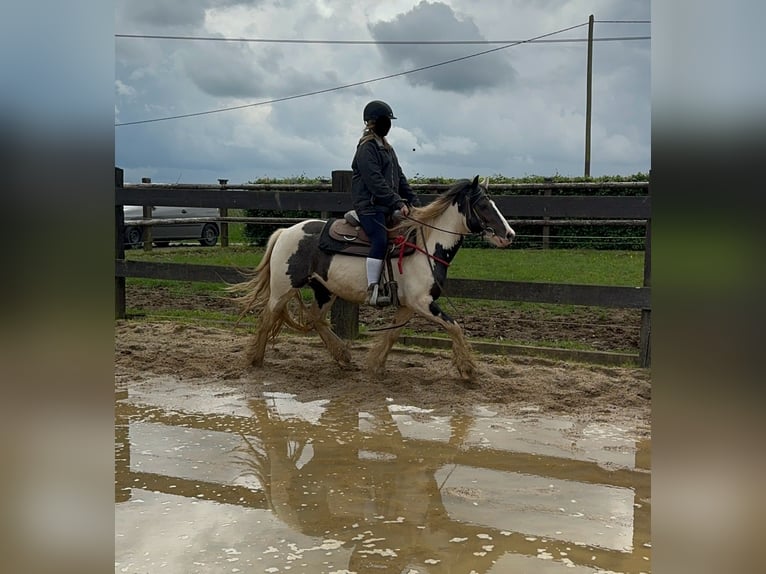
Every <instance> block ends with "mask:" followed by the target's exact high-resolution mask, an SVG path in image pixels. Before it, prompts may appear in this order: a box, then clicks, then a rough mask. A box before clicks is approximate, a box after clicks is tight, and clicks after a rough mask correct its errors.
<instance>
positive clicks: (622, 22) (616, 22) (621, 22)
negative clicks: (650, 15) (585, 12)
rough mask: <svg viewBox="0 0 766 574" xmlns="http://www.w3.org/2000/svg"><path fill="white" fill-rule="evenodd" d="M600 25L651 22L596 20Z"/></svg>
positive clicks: (645, 22) (643, 22)
mask: <svg viewBox="0 0 766 574" xmlns="http://www.w3.org/2000/svg"><path fill="white" fill-rule="evenodd" d="M594 22H596V23H598V24H651V23H652V21H651V20H594Z"/></svg>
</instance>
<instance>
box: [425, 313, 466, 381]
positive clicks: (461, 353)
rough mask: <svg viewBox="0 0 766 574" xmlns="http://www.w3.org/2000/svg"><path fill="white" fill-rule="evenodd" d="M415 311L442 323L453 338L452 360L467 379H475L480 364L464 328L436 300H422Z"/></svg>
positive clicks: (430, 319) (461, 374)
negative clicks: (464, 333) (464, 332)
mask: <svg viewBox="0 0 766 574" xmlns="http://www.w3.org/2000/svg"><path fill="white" fill-rule="evenodd" d="M415 312H416V313H417V314H418V315H421V316H422V317H425V318H426V319H428V320H429V321H432V322H434V323H437V324H439V325H441V326H442V327H443V328H444V330H445V331H447V334H448V335H449V336H450V339H452V362H453V363H454V365H455V368H457V370H458V372H459V373H460V376H461V377H462V378H464V379H467V380H471V381H472V380H474V379H475V378H476V376H477V375H478V374H479V366H478V364H477V363H476V359H475V358H474V356H473V352H472V351H471V346H470V345H469V343H468V340H467V339H466V338H465V335H463V329H462V328H461V327H460V325H458V324H457V322H455V320H454V319H453V318H452V317H450V316H449V315H447V314H446V313H445V312H444V311H442V309H441V307H439V304H438V303H437V302H436V301H433V300H430V298H429V301H428V302H421V303H420V305H418V306H416V307H415Z"/></svg>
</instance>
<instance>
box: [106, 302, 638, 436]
mask: <svg viewBox="0 0 766 574" xmlns="http://www.w3.org/2000/svg"><path fill="white" fill-rule="evenodd" d="M128 306H129V308H133V309H152V310H154V311H161V310H162V309H164V308H167V309H178V308H195V309H199V308H208V309H218V308H221V309H224V308H225V309H226V310H230V309H231V307H230V303H229V302H228V301H225V300H223V299H220V298H218V297H211V296H206V295H201V296H199V297H196V296H195V297H193V298H191V299H188V298H187V299H185V300H174V299H172V298H170V297H169V296H168V294H167V292H164V291H163V289H162V288H152V289H143V290H137V289H135V288H133V289H129V290H128ZM583 313H587V312H586V311H584V312H583ZM591 313H598V315H597V316H596V315H592V316H587V315H583V316H582V317H579V320H580V322H579V323H578V326H577V327H572V326H571V325H565V324H563V323H561V322H560V321H556V322H553V323H551V324H549V325H548V327H547V330H546V331H545V332H544V333H541V325H545V323H541V322H540V318H539V317H534V318H529V322H532V321H534V324H535V326H534V328H532V327H529V326H528V322H525V317H524V313H523V312H518V311H504V312H503V313H497V312H493V313H492V314H491V315H490V316H484V317H481V316H477V315H472V316H468V315H467V316H463V317H460V319H461V322H462V324H463V325H464V327H465V330H466V332H467V335H468V337H469V340H470V338H472V337H483V338H488V339H503V338H507V337H509V336H510V335H509V333H510V332H513V338H514V339H517V340H519V339H521V340H524V339H525V335H524V333H525V332H527V330H529V331H528V340H529V341H530V343H534V342H535V341H539V340H541V339H540V337H541V336H544V337H546V338H550V339H551V340H557V339H561V340H577V339H578V338H580V339H582V340H587V341H588V342H589V344H590V345H591V346H592V347H593V348H601V349H604V350H612V349H625V348H626V344H625V336H624V332H626V331H628V330H630V332H632V330H633V328H634V327H635V325H634V324H633V323H634V322H635V321H636V320H637V318H634V317H633V316H632V315H631V314H630V313H626V312H625V311H618V312H611V311H610V312H609V313H612V314H611V315H606V316H605V315H603V313H602V311H591ZM379 315H380V313H377V312H376V311H375V310H367V309H364V310H363V311H362V312H361V317H360V319H361V321H362V322H366V323H368V324H370V326H375V324H376V318H377V317H378V316H379ZM454 315H455V316H456V317H459V313H454ZM610 318H611V319H610ZM251 325H252V324H251V323H248V325H247V326H245V327H242V326H240V327H234V326H231V325H220V326H219V325H199V324H188V323H180V322H173V321H162V320H151V319H142V318H140V317H138V318H134V319H129V320H126V321H119V322H117V324H116V327H115V373H116V379H117V383H118V385H121V384H124V383H129V382H130V381H137V380H143V379H146V378H147V377H150V376H152V375H175V376H178V377H181V378H184V379H194V380H198V381H205V380H214V381H225V382H226V383H227V385H231V386H235V387H241V388H243V389H252V391H253V392H254V393H257V392H259V391H261V390H263V389H264V388H265V386H268V389H269V390H272V391H277V390H278V391H281V392H287V393H293V394H295V395H297V398H298V400H317V399H329V398H337V397H339V396H344V397H347V400H349V401H353V403H355V404H358V405H359V408H360V409H364V407H365V405H366V404H379V403H380V401H381V400H385V398H387V397H394V398H395V399H396V401H397V402H398V403H400V404H410V405H413V406H417V407H421V408H429V409H434V411H435V412H436V413H444V414H449V413H460V412H468V411H470V410H471V409H474V408H475V407H476V406H477V405H484V406H491V407H493V408H496V409H500V410H502V411H503V412H505V413H508V414H513V413H514V412H527V413H528V412H529V411H530V410H533V411H539V412H541V413H545V412H551V413H553V412H555V413H563V414H567V415H570V416H572V417H573V418H577V419H579V420H586V421H603V422H612V423H615V424H620V423H625V424H626V425H628V426H630V427H631V428H638V429H639V431H638V432H639V433H640V434H643V435H645V436H648V435H649V420H650V409H651V381H650V372H649V371H648V370H646V369H639V368H628V367H604V366H595V365H586V364H580V363H571V362H569V363H567V362H560V361H554V360H547V359H541V358H532V357H520V356H519V357H516V356H496V355H482V354H479V355H478V359H479V361H478V362H479V364H480V369H481V376H480V377H479V378H478V380H477V381H476V382H474V383H468V382H466V381H463V380H461V379H460V378H459V377H458V375H457V371H456V370H455V369H454V367H453V366H452V363H451V359H450V357H451V355H450V352H448V351H430V350H423V349H418V348H414V347H411V348H406V347H403V346H397V347H396V348H395V350H394V351H393V352H392V353H391V355H390V356H389V359H388V363H387V373H386V375H385V377H384V378H383V379H379V378H373V377H370V376H368V375H367V374H366V372H365V370H364V359H365V353H366V349H367V348H368V347H369V344H370V342H369V340H363V341H359V342H354V343H353V345H352V357H353V360H354V365H353V366H352V367H350V368H341V367H340V366H339V365H337V364H336V363H335V362H333V360H332V359H331V358H330V356H329V355H328V353H327V352H326V350H325V349H324V347H323V346H322V345H321V343H320V341H319V339H318V337H316V336H299V335H293V334H290V333H284V334H283V335H282V336H280V338H279V339H278V340H277V341H276V343H275V344H273V345H272V346H270V347H269V348H268V349H267V354H266V361H265V365H264V367H262V368H261V369H252V368H249V367H248V366H247V365H246V364H245V348H246V345H247V342H248V339H249V337H250V332H249V330H248V329H249V328H250V327H251ZM410 327H411V328H413V329H415V330H416V331H418V332H424V333H425V332H428V330H429V329H430V326H426V325H424V324H423V325H421V322H415V323H413V324H411V325H410ZM637 334H638V330H637V328H636V329H635V336H636V337H637Z"/></svg>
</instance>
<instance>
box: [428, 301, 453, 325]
mask: <svg viewBox="0 0 766 574" xmlns="http://www.w3.org/2000/svg"><path fill="white" fill-rule="evenodd" d="M428 310H429V311H431V315H433V316H434V317H441V318H442V319H444V320H445V321H446V322H447V323H454V322H455V320H454V319H453V318H452V317H450V316H449V315H447V314H446V313H445V312H444V311H442V308H441V307H439V304H438V303H437V302H436V301H431V303H430V304H429V305H428Z"/></svg>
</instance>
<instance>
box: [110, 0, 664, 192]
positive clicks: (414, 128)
mask: <svg viewBox="0 0 766 574" xmlns="http://www.w3.org/2000/svg"><path fill="white" fill-rule="evenodd" d="M590 14H593V15H594V17H595V19H596V24H595V28H594V30H595V33H594V36H595V38H597V39H598V38H625V37H636V36H640V37H646V36H650V35H651V26H650V25H649V24H642V23H625V22H622V23H612V22H607V21H615V20H618V21H626V20H627V21H636V20H639V21H646V20H650V2H649V1H648V0H482V1H481V2H479V1H477V0H439V1H430V2H427V1H425V0H423V1H419V0H390V1H386V2H368V1H360V0H117V2H116V11H115V33H116V34H118V35H120V34H125V35H144V36H184V37H204V38H235V39H240V38H247V39H252V40H311V41H312V42H310V43H300V42H263V41H257V42H254V41H251V42H243V41H236V42H226V41H212V40H188V39H184V40H180V39H176V40H171V39H153V38H123V37H117V38H116V39H115V57H116V62H115V123H116V124H117V126H116V127H115V154H116V164H117V165H118V166H119V167H122V168H123V169H124V170H125V180H126V182H138V181H140V179H141V177H151V178H152V180H153V181H155V182H176V181H178V182H182V183H183V182H185V183H215V182H216V180H217V179H218V178H227V179H229V181H230V182H231V183H245V182H247V181H252V180H255V179H257V178H260V177H274V178H281V177H290V176H299V175H305V176H308V177H316V176H323V177H329V176H330V173H331V172H332V171H333V170H336V169H350V165H351V160H352V158H353V154H354V149H355V147H356V142H357V140H358V138H359V136H360V134H361V130H362V127H363V122H362V109H363V107H364V105H365V104H366V103H367V102H368V101H370V100H373V99H382V100H385V101H386V102H388V103H389V104H390V105H391V107H392V108H393V110H394V113H395V114H396V116H397V118H398V119H397V120H395V121H394V127H393V128H392V130H391V133H390V136H389V139H390V141H391V143H392V144H393V145H394V146H395V148H396V150H397V154H398V155H399V159H400V162H401V163H402V166H403V168H404V171H405V173H406V174H407V175H408V176H411V177H412V176H429V177H437V176H443V177H456V178H458V177H472V176H474V175H476V174H482V175H493V174H501V175H505V176H514V177H521V176H525V175H555V174H561V175H567V176H580V175H583V169H584V154H585V104H586V97H585V96H586V62H587V43H585V42H539V43H526V44H521V45H509V44H510V43H511V42H513V41H518V40H528V39H532V38H537V37H540V36H544V35H546V37H545V40H567V39H584V38H587V34H588V28H587V21H588V16H589V15H590ZM580 24H585V25H583V26H580V27H577V28H575V29H572V30H569V31H566V32H562V33H556V32H557V31H559V30H563V29H566V28H571V27H573V26H578V25H580ZM319 41H332V43H322V42H319ZM349 41H355V42H360V43H348V42H349ZM413 41H414V42H421V43H420V44H412V43H406V42H413ZM434 41H440V42H441V41H453V42H454V41H459V42H463V43H462V44H461V43H452V44H436V43H433V42H434ZM487 41H491V42H494V41H504V42H506V43H489V44H488V43H481V42H487ZM423 42H425V43H423ZM465 42H473V43H465ZM498 48H499V49H498ZM650 49H651V41H650V40H625V39H621V40H614V41H599V42H596V43H595V44H594V49H593V119H592V146H591V175H594V176H599V175H630V174H633V173H636V172H647V171H648V170H649V169H650V167H651V165H650V149H651V141H650V112H651V110H650V92H651V90H650ZM488 50H494V51H492V52H490V53H487V54H484V55H479V56H476V57H471V58H468V59H460V58H465V57H466V56H470V55H472V54H477V53H479V52H486V51H488ZM455 59H460V60H459V61H456V62H452V63H447V64H445V65H440V66H436V67H433V65H434V64H440V63H443V62H447V61H449V60H455ZM426 67H427V69H424V70H421V71H417V72H413V73H407V72H409V71H411V70H414V69H417V68H426ZM387 76H394V77H388V78H386V79H380V78H384V77H387ZM370 80H376V81H370ZM346 86H348V87H346ZM335 88H342V89H335ZM316 92H319V93H316ZM311 93H314V95H305V94H311ZM304 95H305V96H304ZM295 96H298V97H295ZM273 100H282V101H276V102H273V103H269V102H271V101H273ZM237 107H239V109H234V110H229V111H217V110H225V109H227V108H237ZM203 112H205V113H204V114H202V115H191V116H190V117H180V118H176V119H163V118H170V117H174V116H185V115H189V114H201V113H203ZM206 112H215V113H206ZM146 120H160V121H150V122H146V123H134V122H145V121H146Z"/></svg>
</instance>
